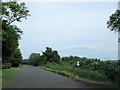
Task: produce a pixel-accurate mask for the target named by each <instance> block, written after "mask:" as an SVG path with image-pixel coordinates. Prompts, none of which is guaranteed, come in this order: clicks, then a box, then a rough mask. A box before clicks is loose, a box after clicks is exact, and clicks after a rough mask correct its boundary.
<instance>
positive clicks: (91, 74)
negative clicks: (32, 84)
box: [42, 62, 109, 82]
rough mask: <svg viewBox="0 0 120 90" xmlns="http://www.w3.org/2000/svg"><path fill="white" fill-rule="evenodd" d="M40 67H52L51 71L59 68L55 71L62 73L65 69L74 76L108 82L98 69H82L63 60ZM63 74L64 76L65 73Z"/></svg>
mask: <svg viewBox="0 0 120 90" xmlns="http://www.w3.org/2000/svg"><path fill="white" fill-rule="evenodd" d="M42 67H46V68H50V69H53V70H52V71H54V70H59V72H58V71H57V73H59V74H64V72H65V71H66V72H68V73H72V74H73V75H74V76H78V77H80V78H84V79H88V80H92V81H97V82H108V81H109V79H108V77H107V76H106V75H105V74H104V73H100V72H98V71H92V70H89V69H82V68H80V67H79V68H77V67H75V66H74V64H72V65H70V64H69V63H67V62H64V63H62V64H56V63H47V64H46V65H43V66H42ZM61 71H62V72H61ZM54 72H55V71H54ZM64 75H65V76H66V74H64ZM68 76H69V75H68ZM70 77H71V76H70Z"/></svg>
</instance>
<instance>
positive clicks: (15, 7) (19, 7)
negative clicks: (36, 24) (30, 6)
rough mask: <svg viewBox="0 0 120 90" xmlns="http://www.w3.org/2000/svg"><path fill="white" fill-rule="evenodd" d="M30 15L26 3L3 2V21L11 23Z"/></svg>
mask: <svg viewBox="0 0 120 90" xmlns="http://www.w3.org/2000/svg"><path fill="white" fill-rule="evenodd" d="M27 16H30V14H29V10H27V7H25V3H17V2H15V1H14V2H12V1H10V2H2V21H5V22H7V24H11V23H13V22H15V21H19V22H21V19H22V18H25V19H26V18H27Z"/></svg>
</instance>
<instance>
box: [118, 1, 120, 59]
mask: <svg viewBox="0 0 120 90" xmlns="http://www.w3.org/2000/svg"><path fill="white" fill-rule="evenodd" d="M118 9H119V10H120V1H119V2H118ZM119 18H120V17H119ZM119 29H120V26H119ZM118 60H120V30H118Z"/></svg>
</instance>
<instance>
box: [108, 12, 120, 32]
mask: <svg viewBox="0 0 120 90" xmlns="http://www.w3.org/2000/svg"><path fill="white" fill-rule="evenodd" d="M107 25H108V28H110V30H112V31H116V32H119V31H120V10H116V12H115V13H114V14H112V15H111V16H110V17H109V20H108V22H107Z"/></svg>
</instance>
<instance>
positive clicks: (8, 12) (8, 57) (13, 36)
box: [0, 1, 29, 68]
mask: <svg viewBox="0 0 120 90" xmlns="http://www.w3.org/2000/svg"><path fill="white" fill-rule="evenodd" d="M1 3H2V15H1V22H2V29H1V31H2V37H0V40H1V41H2V63H3V68H5V66H6V65H5V66H4V64H5V63H9V64H7V65H11V66H13V67H18V66H19V64H20V63H21V61H22V54H21V52H20V49H19V48H18V46H19V40H20V38H21V34H22V30H21V29H20V28H19V27H17V26H16V25H14V24H13V22H21V19H22V18H25V19H26V18H27V16H29V11H28V10H27V7H26V6H25V3H17V2H15V1H14V2H12V1H9V2H1Z"/></svg>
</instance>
